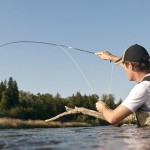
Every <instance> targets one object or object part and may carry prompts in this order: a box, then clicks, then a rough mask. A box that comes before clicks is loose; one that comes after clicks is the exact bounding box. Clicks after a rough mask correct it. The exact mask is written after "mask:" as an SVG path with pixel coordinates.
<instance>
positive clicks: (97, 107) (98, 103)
mask: <svg viewBox="0 0 150 150" xmlns="http://www.w3.org/2000/svg"><path fill="white" fill-rule="evenodd" d="M104 107H105V108H106V107H107V106H106V104H105V103H104V102H103V101H98V102H97V103H96V109H97V110H98V111H99V112H103V108H104Z"/></svg>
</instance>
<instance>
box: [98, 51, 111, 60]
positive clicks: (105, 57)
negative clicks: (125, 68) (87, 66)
mask: <svg viewBox="0 0 150 150" xmlns="http://www.w3.org/2000/svg"><path fill="white" fill-rule="evenodd" d="M95 54H96V55H97V56H99V57H100V58H101V59H103V60H111V58H112V56H113V55H112V54H111V53H109V52H108V51H101V52H97V53H95Z"/></svg>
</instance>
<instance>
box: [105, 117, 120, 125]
mask: <svg viewBox="0 0 150 150" xmlns="http://www.w3.org/2000/svg"><path fill="white" fill-rule="evenodd" d="M107 121H108V122H109V123H110V124H117V123H118V122H119V121H120V120H118V119H116V118H113V117H111V118H109V119H108V120H107Z"/></svg>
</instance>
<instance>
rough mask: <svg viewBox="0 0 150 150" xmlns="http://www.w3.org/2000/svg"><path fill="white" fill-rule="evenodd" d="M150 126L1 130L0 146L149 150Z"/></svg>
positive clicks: (49, 149) (11, 148)
mask: <svg viewBox="0 0 150 150" xmlns="http://www.w3.org/2000/svg"><path fill="white" fill-rule="evenodd" d="M149 143H150V128H136V127H135V126H126V127H112V126H107V127H76V128H49V129H24V130H23V129H21V130H20V129H18V130H16V129H9V130H0V149H6V150H7V149H8V150H20V149H21V150H30V149H31V150H34V149H36V150H80V149H83V150H84V149H85V150H116V149H119V150H134V149H135V150H150V144H149Z"/></svg>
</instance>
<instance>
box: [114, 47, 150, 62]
mask: <svg viewBox="0 0 150 150" xmlns="http://www.w3.org/2000/svg"><path fill="white" fill-rule="evenodd" d="M149 59H150V56H149V54H148V52H147V50H146V49H145V48H144V47H143V46H141V45H138V44H135V45H132V46H130V47H129V48H127V49H126V50H125V52H124V54H123V55H122V57H121V58H119V59H118V60H116V61H115V63H116V64H120V63H122V62H124V61H130V62H149Z"/></svg>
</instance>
